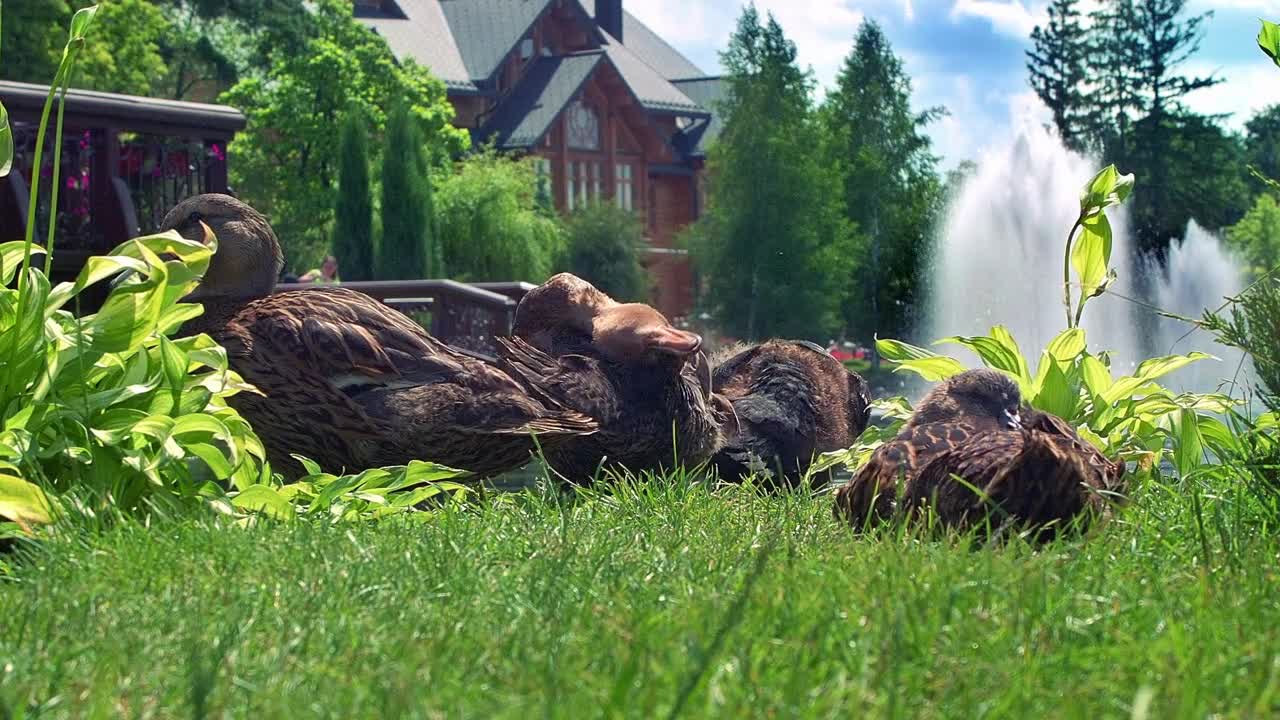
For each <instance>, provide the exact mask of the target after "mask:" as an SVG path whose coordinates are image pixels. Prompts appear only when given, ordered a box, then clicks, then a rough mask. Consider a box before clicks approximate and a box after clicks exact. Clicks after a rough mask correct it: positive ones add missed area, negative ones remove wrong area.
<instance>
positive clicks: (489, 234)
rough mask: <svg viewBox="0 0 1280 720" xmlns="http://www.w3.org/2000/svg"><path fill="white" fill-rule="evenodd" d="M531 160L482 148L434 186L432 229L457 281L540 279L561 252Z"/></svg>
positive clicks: (556, 224) (557, 227) (560, 233)
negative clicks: (434, 230) (544, 205)
mask: <svg viewBox="0 0 1280 720" xmlns="http://www.w3.org/2000/svg"><path fill="white" fill-rule="evenodd" d="M537 190H538V175H537V170H536V169H535V168H534V165H533V160H532V159H528V158H525V159H513V158H509V157H505V156H502V155H499V154H497V153H496V152H494V151H493V150H492V149H485V150H484V151H482V152H479V153H477V154H475V155H472V156H471V157H469V158H467V159H466V160H465V161H464V162H462V163H460V164H459V165H458V167H457V169H456V171H455V172H454V173H453V174H451V175H449V176H447V177H444V178H443V179H442V180H441V181H440V183H439V184H438V186H437V188H436V228H437V230H438V232H439V234H440V241H441V248H442V249H443V251H444V261H445V265H446V267H448V268H449V272H450V275H451V276H453V277H455V278H457V279H458V280H463V281H470V282H480V281H487V280H493V281H498V280H528V281H531V282H541V281H542V280H544V279H545V278H546V277H547V276H549V275H550V274H551V269H552V266H553V265H554V263H555V261H556V259H557V258H559V257H561V254H562V253H563V251H564V229H563V227H562V226H561V224H560V221H559V219H558V218H556V217H555V215H553V214H551V213H550V212H548V211H547V210H545V209H543V208H542V207H541V206H540V205H539V203H538V200H537Z"/></svg>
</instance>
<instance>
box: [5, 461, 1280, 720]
mask: <svg viewBox="0 0 1280 720" xmlns="http://www.w3.org/2000/svg"><path fill="white" fill-rule="evenodd" d="M1233 495H1234V493H1233V492H1230V491H1220V492H1219V493H1218V494H1217V495H1216V496H1214V495H1205V496H1203V497H1193V495H1192V493H1191V492H1190V491H1189V490H1186V489H1183V490H1181V491H1176V492H1175V491H1172V490H1170V489H1167V488H1161V487H1156V486H1150V487H1147V488H1142V489H1140V490H1139V491H1138V492H1137V494H1136V496H1135V499H1134V504H1133V505H1132V506H1131V507H1130V508H1129V509H1128V510H1127V511H1126V512H1125V513H1124V514H1123V515H1122V516H1121V518H1120V519H1119V520H1118V521H1115V522H1113V523H1111V524H1110V525H1109V526H1107V527H1106V528H1104V529H1102V530H1100V531H1098V532H1095V533H1093V534H1092V535H1091V536H1089V537H1087V538H1077V539H1075V540H1068V541H1059V542H1058V543H1056V544H1054V545H1051V546H1049V547H1047V548H1043V549H1040V550H1038V551H1037V550H1032V549H1031V548H1029V547H1027V546H1025V545H1023V544H1021V543H1019V542H1017V541H1015V542H1013V543H1011V544H1008V545H1005V546H1002V547H995V548H992V547H979V546H974V545H973V544H971V543H966V542H965V541H963V540H961V539H956V538H950V539H945V538H944V539H930V538H928V537H926V536H925V535H924V534H923V533H920V532H910V531H906V530H904V529H902V528H895V529H892V530H889V531H886V532H884V533H881V534H878V535H877V536H875V537H858V536H855V535H854V534H852V533H851V532H850V531H848V530H847V529H844V528H841V527H840V526H838V525H837V524H836V523H835V522H834V521H833V520H832V518H831V515H830V509H829V504H828V500H827V498H825V497H820V498H813V497H810V496H808V495H806V494H803V493H793V494H789V495H784V496H781V497H761V496H759V495H757V494H756V493H754V492H753V491H751V490H749V489H742V488H721V489H718V490H709V489H708V488H706V487H705V486H703V485H700V484H695V485H692V486H690V485H689V484H688V483H687V482H680V481H675V482H655V483H650V484H648V485H645V486H623V487H620V488H617V489H615V491H614V492H612V493H610V494H602V495H599V496H594V497H579V498H567V497H562V496H557V495H554V494H548V493H541V492H537V491H527V492H524V493H521V494H510V495H505V496H501V497H499V498H497V499H489V500H484V501H479V502H473V503H471V504H469V505H466V506H461V507H454V508H450V509H446V510H443V511H441V512H439V513H437V514H435V515H430V516H422V517H421V518H419V519H418V520H403V519H397V520H393V521H389V522H383V523H381V524H365V525H342V526H331V525H328V524H319V523H312V522H304V521H298V522H293V523H290V524H277V523H271V522H267V521H264V522H262V523H259V524H257V525H256V526H253V527H237V526H220V525H219V524H218V523H216V522H214V521H211V520H209V519H208V518H205V517H198V518H190V517H188V518H177V519H171V520H168V521H165V522H161V523H158V524H154V525H152V526H151V527H149V528H143V527H139V526H130V525H125V526H121V527H117V528H115V529H110V530H106V531H93V532H89V531H83V532H77V533H71V534H69V536H67V537H65V538H64V539H61V540H57V541H53V542H51V543H48V544H45V545H43V546H41V547H39V548H37V549H35V550H33V551H31V550H24V551H22V552H21V553H19V555H17V556H16V557H11V558H10V559H11V560H12V561H13V562H14V569H13V573H12V575H11V576H10V578H9V580H8V581H6V582H3V583H0V617H3V618H4V621H3V622H4V630H3V632H0V662H3V669H2V674H0V702H3V706H4V707H3V709H0V717H10V716H12V713H14V712H15V711H18V710H26V712H27V715H26V716H27V717H176V716H193V717H221V716H226V717H232V716H234V717H344V718H354V717H399V716H406V717H516V718H528V717H532V716H542V717H564V718H586V717H602V716H604V717H614V716H625V717H646V718H647V717H666V716H675V715H681V716H686V717H687V716H694V717H976V716H984V717H1055V718H1056V717H1068V718H1070V717H1081V718H1086V717H1088V718H1092V717H1130V716H1133V717H1152V718H1155V717H1204V716H1207V715H1215V714H1216V715H1219V716H1226V717H1257V716H1264V715H1271V714H1273V713H1275V712H1277V711H1280V694H1278V692H1280V637H1278V635H1280V603H1278V602H1277V600H1276V597H1277V587H1276V580H1277V578H1276V574H1277V563H1276V559H1277V552H1278V551H1280V543H1277V542H1276V540H1275V538H1274V533H1271V532H1267V531H1266V529H1265V528H1259V527H1255V526H1251V525H1250V524H1249V523H1248V522H1246V520H1245V518H1247V517H1248V514H1247V513H1245V512H1243V509H1242V506H1241V505H1237V504H1236V503H1235V502H1234V500H1233V499H1232V496H1233ZM1197 508H1200V510H1199V514H1197ZM1135 706H1136V709H1135Z"/></svg>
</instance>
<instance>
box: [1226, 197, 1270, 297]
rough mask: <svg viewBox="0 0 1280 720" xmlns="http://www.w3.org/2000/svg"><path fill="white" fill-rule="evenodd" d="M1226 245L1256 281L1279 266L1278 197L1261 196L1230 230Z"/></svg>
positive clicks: (1228, 229)
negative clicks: (1244, 264) (1245, 265)
mask: <svg viewBox="0 0 1280 720" xmlns="http://www.w3.org/2000/svg"><path fill="white" fill-rule="evenodd" d="M1227 245H1228V247H1230V248H1231V250H1232V251H1233V252H1234V253H1235V254H1236V256H1237V257H1239V258H1241V259H1243V260H1244V261H1245V263H1246V264H1247V271H1248V273H1249V274H1250V275H1251V276H1253V277H1255V278H1256V277H1261V276H1262V275H1264V274H1266V273H1268V272H1270V271H1271V270H1272V269H1274V268H1276V267H1280V205H1277V203H1276V197H1275V195H1273V194H1271V193H1263V194H1261V195H1259V196H1258V198H1257V199H1256V200H1254V203H1253V208H1252V209H1251V210H1249V212H1248V213H1246V214H1245V216H1244V217H1242V218H1240V222H1238V223H1236V224H1235V225H1232V226H1231V227H1229V228H1227Z"/></svg>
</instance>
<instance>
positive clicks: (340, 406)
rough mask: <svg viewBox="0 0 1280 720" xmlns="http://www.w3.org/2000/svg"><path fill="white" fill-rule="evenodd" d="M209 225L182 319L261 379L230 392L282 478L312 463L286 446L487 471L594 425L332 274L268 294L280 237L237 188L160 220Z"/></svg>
mask: <svg viewBox="0 0 1280 720" xmlns="http://www.w3.org/2000/svg"><path fill="white" fill-rule="evenodd" d="M206 227H207V228H208V229H209V230H211V231H212V232H213V233H214V234H215V235H216V237H217V240H218V250H217V252H216V253H215V254H214V256H213V258H212V260H211V261H210V264H209V267H208V270H207V272H206V273H205V275H204V277H203V279H202V281H201V283H200V285H199V286H198V287H197V288H196V290H195V291H194V292H193V293H192V294H191V295H190V296H189V299H190V300H192V301H196V302H199V303H200V304H202V305H203V306H204V314H203V315H201V316H200V317H198V318H195V319H193V320H191V321H188V322H187V323H186V324H185V325H184V326H183V328H182V330H181V332H182V333H183V334H185V335H192V334H196V333H207V334H208V335H210V336H211V337H212V338H213V339H214V340H216V341H217V342H218V343H219V344H221V345H222V346H223V347H225V348H226V350H227V357H228V360H229V362H230V365H231V367H232V369H234V370H235V371H236V372H238V373H240V375H242V376H243V377H244V378H245V380H247V381H248V382H250V383H252V384H253V385H254V386H256V387H257V388H258V389H259V390H260V391H261V392H262V394H261V395H259V394H254V393H248V392H246V393H240V394H238V395H235V396H234V397H232V398H231V399H230V404H231V405H232V406H233V407H235V408H236V409H237V410H238V411H239V412H240V413H241V414H242V415H244V416H245V418H246V419H248V421H249V422H250V424H251V425H252V426H253V428H254V429H255V430H256V431H257V433H258V435H259V437H260V438H261V439H262V441H263V443H264V444H265V446H266V449H267V455H268V460H269V461H270V462H271V465H272V467H273V469H275V470H276V471H278V472H282V473H283V474H284V475H285V476H286V477H289V478H296V477H298V476H300V475H302V474H303V472H304V471H303V468H302V466H301V465H300V464H299V463H298V462H297V461H296V460H295V459H294V458H292V457H291V455H290V454H291V453H298V454H300V455H303V456H306V457H309V458H311V459H313V460H315V461H316V462H317V463H318V464H319V465H320V467H321V468H323V469H324V470H325V471H327V472H334V473H337V472H343V471H356V470H362V469H365V468H370V467H379V466H385V465H403V464H406V463H408V462H409V461H410V460H415V459H416V460H428V461H432V462H437V463H440V464H443V465H447V466H450V467H455V468H458V469H462V470H468V471H471V472H473V473H475V474H477V475H482V476H483V475H492V474H497V473H500V472H503V471H506V470H511V469H514V468H517V467H519V466H521V465H523V464H525V463H526V462H528V461H529V459H530V456H531V453H532V452H533V450H534V449H535V448H536V447H555V446H556V445H557V444H559V443H561V442H563V441H565V440H567V439H568V438H571V437H579V436H589V435H590V434H591V433H593V432H594V431H595V430H596V423H595V421H593V420H591V419H590V418H588V417H586V416H585V415H583V414H581V413H579V412H575V411H572V410H569V409H567V408H565V407H564V406H563V405H561V404H559V403H557V402H556V401H555V400H554V399H553V398H552V397H551V396H550V395H548V394H547V393H545V392H542V393H539V394H538V397H536V398H535V397H534V395H533V394H532V393H531V392H530V389H529V388H528V387H527V386H525V385H524V384H522V383H521V382H520V381H518V380H517V379H516V378H513V377H511V376H510V375H507V374H506V373H504V372H502V371H501V370H499V369H498V368H496V367H494V366H492V365H490V364H488V363H486V362H484V361H482V360H478V359H475V358H473V357H470V356H468V355H464V354H463V353H461V352H458V351H457V350H455V349H453V348H451V347H449V346H448V345H446V344H444V343H442V342H440V341H439V340H437V339H436V338H434V337H432V336H431V335H429V334H427V332H426V331H425V330H423V329H422V327H421V326H419V325H418V324H417V323H415V322H413V321H412V320H410V319H409V318H407V317H405V316H404V315H402V314H401V313H399V312H397V311H395V310H393V309H391V308H389V307H387V306H385V305H383V304H382V303H379V302H377V301H375V300H373V299H371V298H369V297H368V296H366V295H363V294H361V293H358V292H355V291H352V290H349V289H344V288H341V287H332V286H330V287H315V288H307V289H303V290H295V291H289V292H283V293H278V294H272V291H273V290H274V288H275V282H276V278H277V277H279V275H280V268H281V265H282V262H283V259H282V255H281V251H280V245H279V242H278V241H277V239H276V235H275V232H274V231H273V230H272V229H271V226H270V224H269V223H268V222H267V219H266V218H265V217H263V216H262V214H260V213H258V212H257V211H256V210H254V209H253V208H251V207H249V206H248V205H246V204H244V203H242V202H240V201H239V200H236V199H234V198H232V197H229V196H227V195H217V194H206V195H198V196H196V197H192V198H189V199H187V200H184V201H183V202H181V203H179V204H178V205H177V206H176V207H174V208H173V209H172V210H170V211H169V213H168V215H167V216H166V217H165V219H164V222H163V225H162V229H163V230H177V231H178V232H179V233H180V234H181V235H183V236H184V237H187V238H190V239H194V240H197V241H201V240H202V238H203V237H204V232H205V228H206Z"/></svg>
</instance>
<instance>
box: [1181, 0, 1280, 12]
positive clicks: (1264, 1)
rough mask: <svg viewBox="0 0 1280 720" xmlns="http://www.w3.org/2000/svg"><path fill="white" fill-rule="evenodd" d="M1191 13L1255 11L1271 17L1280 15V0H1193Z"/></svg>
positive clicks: (1188, 7) (1190, 4)
mask: <svg viewBox="0 0 1280 720" xmlns="http://www.w3.org/2000/svg"><path fill="white" fill-rule="evenodd" d="M1187 9H1188V10H1189V11H1190V12H1195V13H1199V12H1204V11H1206V10H1253V11H1256V12H1261V13H1267V14H1270V15H1280V0H1191V2H1189V3H1187Z"/></svg>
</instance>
